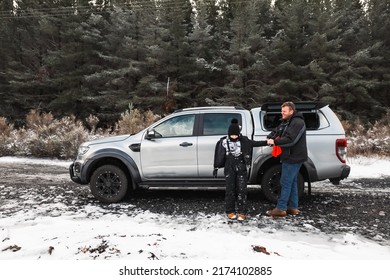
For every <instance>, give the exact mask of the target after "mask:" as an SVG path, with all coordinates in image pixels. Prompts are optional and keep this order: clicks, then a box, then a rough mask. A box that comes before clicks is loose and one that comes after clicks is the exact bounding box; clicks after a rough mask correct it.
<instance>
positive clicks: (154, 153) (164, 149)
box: [141, 114, 198, 179]
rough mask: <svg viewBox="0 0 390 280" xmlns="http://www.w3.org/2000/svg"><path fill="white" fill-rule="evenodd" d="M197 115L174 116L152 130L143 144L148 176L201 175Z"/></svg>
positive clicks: (142, 161)
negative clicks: (196, 125) (198, 157)
mask: <svg viewBox="0 0 390 280" xmlns="http://www.w3.org/2000/svg"><path fill="white" fill-rule="evenodd" d="M194 125H195V114H187V115H181V116H176V117H172V118H170V119H167V120H166V121H164V122H162V123H160V124H157V125H156V126H155V127H153V129H151V130H149V132H148V133H152V134H153V137H148V136H146V138H148V139H146V138H145V139H143V141H142V144H141V167H142V172H143V174H144V176H145V178H148V179H169V178H183V177H184V178H197V177H198V168H197V165H198V161H197V146H198V143H197V136H195V135H194Z"/></svg>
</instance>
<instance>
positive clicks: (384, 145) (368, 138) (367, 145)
mask: <svg viewBox="0 0 390 280" xmlns="http://www.w3.org/2000/svg"><path fill="white" fill-rule="evenodd" d="M346 131H347V135H348V155H349V156H355V155H364V156H371V155H379V156H390V110H389V111H388V112H387V114H386V115H385V116H384V117H383V118H382V119H381V120H379V121H376V122H375V123H374V124H373V125H369V126H366V127H365V126H364V125H363V124H362V123H361V122H360V121H356V122H355V123H354V124H350V125H349V126H348V129H347V128H346Z"/></svg>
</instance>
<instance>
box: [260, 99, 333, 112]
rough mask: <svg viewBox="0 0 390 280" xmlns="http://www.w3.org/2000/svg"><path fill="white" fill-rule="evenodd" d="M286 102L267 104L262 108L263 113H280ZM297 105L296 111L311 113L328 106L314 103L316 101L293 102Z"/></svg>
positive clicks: (323, 103) (322, 103)
mask: <svg viewBox="0 0 390 280" xmlns="http://www.w3.org/2000/svg"><path fill="white" fill-rule="evenodd" d="M283 103H284V102H267V103H264V104H263V105H262V106H261V110H262V111H266V112H280V109H281V106H282V104H283ZM293 103H294V104H295V109H296V110H297V111H311V110H318V109H321V108H323V107H325V106H327V105H329V104H328V103H325V102H314V101H302V102H293Z"/></svg>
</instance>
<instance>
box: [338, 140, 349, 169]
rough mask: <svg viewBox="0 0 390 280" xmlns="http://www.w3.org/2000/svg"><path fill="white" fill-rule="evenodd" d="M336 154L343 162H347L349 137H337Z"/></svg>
mask: <svg viewBox="0 0 390 280" xmlns="http://www.w3.org/2000/svg"><path fill="white" fill-rule="evenodd" d="M336 155H337V157H338V158H339V160H340V161H341V162H342V163H346V160H347V139H336Z"/></svg>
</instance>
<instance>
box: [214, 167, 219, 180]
mask: <svg viewBox="0 0 390 280" xmlns="http://www.w3.org/2000/svg"><path fill="white" fill-rule="evenodd" d="M217 176H218V168H214V170H213V177H214V178H217Z"/></svg>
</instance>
